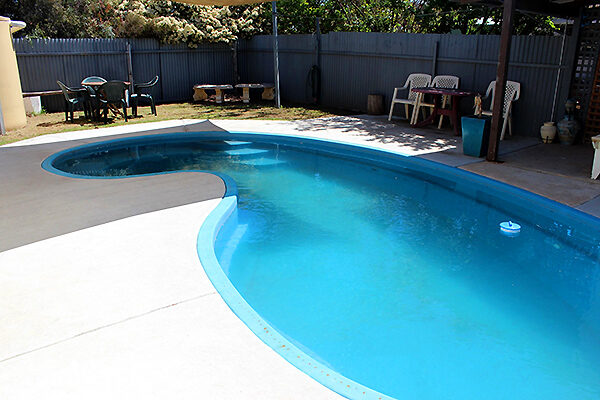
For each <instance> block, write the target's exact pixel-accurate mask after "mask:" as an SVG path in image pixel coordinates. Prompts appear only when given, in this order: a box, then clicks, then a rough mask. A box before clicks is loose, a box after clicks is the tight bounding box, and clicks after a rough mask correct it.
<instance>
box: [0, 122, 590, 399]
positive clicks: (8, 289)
mask: <svg viewBox="0 0 600 400" xmlns="http://www.w3.org/2000/svg"><path fill="white" fill-rule="evenodd" d="M212 123H213V124H214V126H212V125H210V124H202V123H200V124H198V121H169V122H163V123H155V124H144V125H131V126H125V127H115V128H108V129H98V130H91V131H80V132H68V133H61V134H56V135H47V136H41V137H37V138H33V139H29V140H27V141H23V142H19V143H15V144H12V145H10V146H6V147H2V148H0V193H1V194H0V199H1V200H2V202H1V203H2V207H0V310H2V311H0V316H1V317H0V323H1V324H2V326H1V327H0V338H1V344H2V346H0V398H2V399H38V398H44V399H54V398H56V399H59V398H60V399H81V398H85V399H90V398H91V399H96V398H98V399H100V398H101V399H106V398H110V399H113V398H116V399H129V398H143V399H165V398H177V399H186V398H209V399H257V398H261V399H306V398H311V399H336V398H340V396H338V395H337V394H335V393H333V392H332V391H330V390H329V389H327V388H325V387H323V386H321V385H320V384H318V383H317V382H316V381H313V380H312V379H311V378H309V377H308V376H307V375H305V374H304V373H302V372H300V371H299V370H297V369H296V368H295V367H293V366H292V365H291V364H288V363H287V362H286V361H285V360H283V359H282V358H281V357H280V356H279V355H277V354H276V353H275V352H274V351H272V350H271V349H270V348H269V347H267V346H266V345H265V344H263V343H262V342H261V341H260V340H259V339H258V338H257V337H256V336H255V335H254V334H253V333H252V332H251V331H250V330H249V329H248V328H247V327H246V326H245V325H244V324H243V323H242V322H241V321H240V320H239V319H238V318H237V317H236V316H235V315H234V314H233V312H231V311H230V309H229V308H228V307H227V306H226V305H225V303H224V302H223V300H221V298H220V296H219V295H218V293H216V291H215V289H214V288H213V286H212V284H211V283H210V281H209V280H208V278H207V277H206V275H205V273H204V270H203V268H202V266H201V265H200V262H199V260H198V257H197V254H196V238H197V235H198V230H199V228H200V226H201V224H202V222H203V221H204V219H205V218H206V217H207V216H208V214H209V213H210V212H211V211H212V210H213V209H214V208H215V207H216V205H217V204H218V203H219V201H220V197H221V196H222V195H223V193H224V187H223V184H222V182H221V181H220V179H218V178H215V177H214V176H213V175H208V174H201V173H183V174H170V175H163V176H155V177H143V178H128V179H123V180H113V181H108V180H85V179H71V178H65V177H58V176H56V175H53V174H50V173H48V172H46V171H43V170H42V169H41V168H40V162H41V160H43V159H44V158H46V157H47V156H48V155H50V154H52V153H54V152H56V151H59V150H61V149H64V148H69V147H73V146H75V145H78V144H82V143H90V142H94V141H99V140H106V139H110V138H113V137H117V135H118V137H123V136H124V135H129V136H137V135H139V133H140V132H144V131H146V130H149V129H153V130H155V131H153V132H152V133H160V132H173V131H181V130H182V128H180V127H181V126H182V124H183V125H184V128H183V130H188V131H195V130H213V129H221V130H227V131H256V132H266V133H279V134H294V135H306V136H310V137H319V138H325V139H332V140H340V141H344V142H349V143H357V144H367V145H369V146H372V147H381V148H384V149H387V150H392V151H400V152H403V153H405V154H411V155H414V156H419V157H423V158H428V159H432V160H435V161H439V162H443V163H445V164H448V165H451V166H456V167H461V168H465V169H470V170H477V168H481V169H483V167H486V166H488V165H494V166H497V167H498V168H502V167H506V166H504V165H496V164H489V163H481V161H480V160H479V159H474V158H471V157H465V156H463V155H462V154H460V142H459V140H457V139H456V138H454V137H450V136H449V135H448V134H444V133H442V134H435V133H422V132H419V131H416V132H414V131H410V130H408V129H406V128H405V127H402V126H398V125H397V124H388V123H386V122H383V121H381V120H373V119H367V118H351V117H340V118H329V119H320V120H310V121H294V122H284V121H212ZM215 126H216V127H217V128H215ZM203 127H204V128H203ZM157 129H161V131H156V130H157ZM536 143H537V142H536V141H534V140H519V141H516V140H515V141H511V142H508V141H507V142H506V144H505V145H504V146H503V154H504V155H506V156H508V155H509V154H512V153H514V152H518V151H524V150H527V149H530V148H532V147H534V146H535V145H536ZM511 168H513V167H511ZM514 168H517V167H514ZM501 171H505V169H504V170H502V169H501ZM520 171H522V174H523V176H520V177H519V179H520V181H519V182H520V183H521V185H525V186H526V185H531V182H532V179H533V178H534V177H536V176H538V175H529V174H530V173H534V172H535V173H536V174H542V175H541V177H542V178H543V179H544V182H542V183H543V184H544V185H545V186H544V185H542V186H537V187H532V188H530V190H534V191H537V192H543V191H544V190H550V189H551V188H552V186H554V188H555V190H558V191H559V192H564V191H565V190H564V187H563V186H561V185H566V184H567V183H568V181H563V179H566V178H565V177H564V176H560V175H552V174H544V173H542V172H536V171H531V170H527V169H523V168H520ZM484 172H485V171H484ZM482 173H483V172H482ZM498 173H499V172H497V171H496V170H495V169H494V170H492V171H491V172H489V171H488V172H487V174H488V175H492V174H498ZM503 173H504V172H503ZM483 174H484V175H485V173H483ZM510 178H511V175H510V174H508V173H507V175H506V179H510ZM538 178H539V177H538ZM558 178H560V179H558ZM548 182H550V183H548ZM556 182H559V183H556ZM571 182H575V184H576V185H579V186H577V187H578V188H579V187H580V188H579V189H577V190H574V189H572V188H571V189H570V190H569V191H568V192H577V193H576V194H572V193H571V194H569V193H567V194H566V195H565V194H564V193H555V194H553V195H554V196H559V195H561V196H566V200H567V201H564V202H565V203H566V204H569V202H572V205H576V206H578V207H579V208H582V209H585V208H586V207H587V208H588V209H589V211H591V213H593V214H596V215H600V204H599V203H600V202H599V201H598V195H600V185H597V184H595V183H589V184H586V185H584V183H585V182H584V181H578V180H571ZM534 183H535V182H534ZM596 190H597V192H596ZM578 201H581V203H577V202H578Z"/></svg>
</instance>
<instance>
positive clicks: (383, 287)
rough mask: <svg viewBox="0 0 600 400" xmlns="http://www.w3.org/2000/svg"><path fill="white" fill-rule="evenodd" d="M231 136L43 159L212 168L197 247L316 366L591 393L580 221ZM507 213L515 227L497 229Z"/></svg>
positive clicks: (81, 164) (591, 336) (378, 382)
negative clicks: (207, 242) (218, 189)
mask: <svg viewBox="0 0 600 400" xmlns="http://www.w3.org/2000/svg"><path fill="white" fill-rule="evenodd" d="M244 138H245V137H242V140H238V141H222V140H211V141H200V140H190V139H187V140H170V141H167V142H160V141H157V140H156V139H153V140H152V141H151V142H148V144H143V143H144V142H141V141H137V142H131V143H130V142H127V141H125V142H118V143H115V144H112V145H111V144H107V145H105V146H104V147H103V146H95V147H93V148H89V147H87V148H84V149H81V150H76V151H74V152H73V153H71V154H69V153H67V154H64V155H61V156H59V157H58V158H56V159H55V160H54V163H53V166H54V167H56V168H57V169H58V170H61V171H64V172H67V173H71V174H76V175H88V176H128V175H138V174H147V173H158V172H163V171H175V170H190V169H193V170H207V171H217V172H219V173H222V174H226V175H228V176H230V177H231V178H232V179H233V180H234V181H235V182H236V184H237V187H238V209H237V211H236V212H235V213H234V215H233V217H232V218H230V219H229V220H228V222H227V223H226V225H225V226H224V227H223V229H222V230H221V232H220V234H219V235H218V237H217V240H216V243H215V253H216V255H217V258H218V260H219V263H220V265H221V267H222V269H223V271H224V272H225V273H226V275H227V277H228V278H229V280H230V281H231V283H232V284H233V286H234V287H235V289H237V291H238V292H239V293H240V294H241V295H242V297H243V298H244V299H245V301H246V302H247V303H248V304H249V305H250V306H251V307H252V308H253V309H254V310H255V311H256V312H257V313H258V314H259V315H260V316H261V317H262V319H264V321H266V322H267V323H268V324H269V325H270V326H272V327H274V328H275V329H276V330H277V332H278V333H279V334H281V335H282V336H283V337H284V338H285V339H287V340H289V341H290V342H291V343H293V344H294V345H295V346H296V347H297V348H299V349H300V350H301V351H302V352H303V353H305V354H306V355H307V356H308V357H310V358H311V359H313V360H315V361H316V362H317V363H318V365H319V366H324V367H326V368H330V369H331V370H332V371H335V372H337V373H339V374H341V375H342V376H344V377H346V378H348V379H349V380H352V381H355V382H358V383H360V384H362V385H364V386H366V387H368V388H370V389H373V390H374V391H377V392H379V393H383V394H384V395H387V396H391V397H394V398H399V399H400V398H401V399H561V400H568V399H598V398H600V265H599V259H600V229H599V226H600V225H599V222H598V220H595V219H592V218H586V217H584V216H582V215H579V214H576V213H573V212H571V211H568V210H567V209H566V208H564V207H560V206H556V205H553V204H551V203H550V202H547V201H543V200H541V199H536V198H535V196H530V195H528V194H525V193H523V192H520V191H517V190H513V189H509V188H507V187H503V186H502V185H499V184H495V183H490V182H489V181H486V180H483V179H481V178H475V177H473V176H471V175H468V174H463V173H461V172H455V171H450V169H448V168H445V167H439V166H435V165H433V164H431V163H424V162H422V161H419V162H417V161H413V160H407V159H403V158H402V157H398V156H390V155H378V154H377V153H376V152H366V151H363V152H362V153H357V152H356V151H352V150H348V149H345V148H344V149H342V148H341V147H337V148H336V147H335V146H334V147H331V146H325V145H320V144H317V143H313V142H310V143H303V144H301V145H300V144H299V143H296V144H294V141H293V140H291V139H289V140H285V141H283V142H285V144H271V143H268V142H264V140H267V139H265V138H262V141H261V140H259V141H258V142H256V143H250V142H246V141H244V140H243V139H244ZM257 138H259V137H258V136H257ZM245 140H250V139H247V138H246V139H245ZM146 141H147V139H146ZM269 141H270V142H273V141H276V139H273V138H269ZM364 157H367V158H370V160H367V159H365V158H364ZM508 220H512V221H516V222H518V223H519V224H521V225H522V232H521V234H520V235H519V236H517V237H507V236H505V235H503V234H501V233H500V230H499V223H500V222H503V221H508ZM298 357H300V356H298ZM305 372H308V373H311V371H305ZM312 375H313V376H314V374H312ZM349 386H350V385H348V387H349ZM334 389H335V390H337V391H339V392H340V393H342V394H345V395H348V396H352V395H351V394H348V393H345V392H343V390H341V389H340V388H334ZM357 393H358V394H357V395H356V396H355V397H356V398H367V397H361V396H375V397H373V398H377V396H379V395H377V394H374V393H371V392H370V391H369V392H368V393H365V395H363V394H362V393H359V392H357Z"/></svg>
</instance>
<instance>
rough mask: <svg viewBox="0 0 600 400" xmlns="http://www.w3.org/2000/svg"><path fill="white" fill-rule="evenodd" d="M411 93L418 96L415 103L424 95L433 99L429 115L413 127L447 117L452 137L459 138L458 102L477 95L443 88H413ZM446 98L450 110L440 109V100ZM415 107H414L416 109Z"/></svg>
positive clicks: (467, 91)
mask: <svg viewBox="0 0 600 400" xmlns="http://www.w3.org/2000/svg"><path fill="white" fill-rule="evenodd" d="M412 91H413V92H416V93H418V94H419V98H418V99H417V102H419V101H420V98H422V97H423V96H424V95H425V94H431V95H433V97H434V102H433V104H434V107H433V111H432V112H431V115H430V116H429V117H428V118H427V119H425V120H423V121H421V122H417V123H415V124H413V126H414V127H418V128H420V127H423V126H427V125H430V124H433V123H434V122H435V119H436V117H437V116H438V115H447V116H448V117H450V122H451V123H452V126H453V128H454V135H455V136H460V132H461V131H460V107H459V106H460V100H461V99H462V98H463V97H468V96H476V95H477V94H478V93H477V92H473V91H470V90H462V89H445V88H433V87H420V88H413V89H412ZM444 96H448V97H449V98H450V108H442V98H443V97H444ZM416 108H417V107H415V109H416Z"/></svg>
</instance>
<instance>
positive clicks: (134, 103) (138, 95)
mask: <svg viewBox="0 0 600 400" xmlns="http://www.w3.org/2000/svg"><path fill="white" fill-rule="evenodd" d="M157 83H158V76H155V77H154V79H152V80H151V81H150V82H147V83H137V84H134V85H133V90H134V92H135V93H132V94H131V95H130V96H129V101H130V103H131V111H132V113H133V115H134V116H136V117H137V108H138V102H139V101H140V100H141V99H145V100H148V101H149V102H150V107H151V110H152V114H154V115H156V105H155V104H154V99H153V98H152V95H151V94H149V93H142V90H143V89H149V88H151V87H152V86H154V85H156V84H157Z"/></svg>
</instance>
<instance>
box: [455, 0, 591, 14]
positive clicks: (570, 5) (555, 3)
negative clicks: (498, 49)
mask: <svg viewBox="0 0 600 400" xmlns="http://www.w3.org/2000/svg"><path fill="white" fill-rule="evenodd" d="M453 1H455V2H457V3H461V4H484V5H488V6H491V7H501V6H503V4H504V1H503V0H453ZM592 4H600V0H516V9H517V10H519V11H525V12H532V13H536V14H544V15H551V16H553V17H576V16H577V15H579V10H580V8H581V7H583V6H589V5H592Z"/></svg>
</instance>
